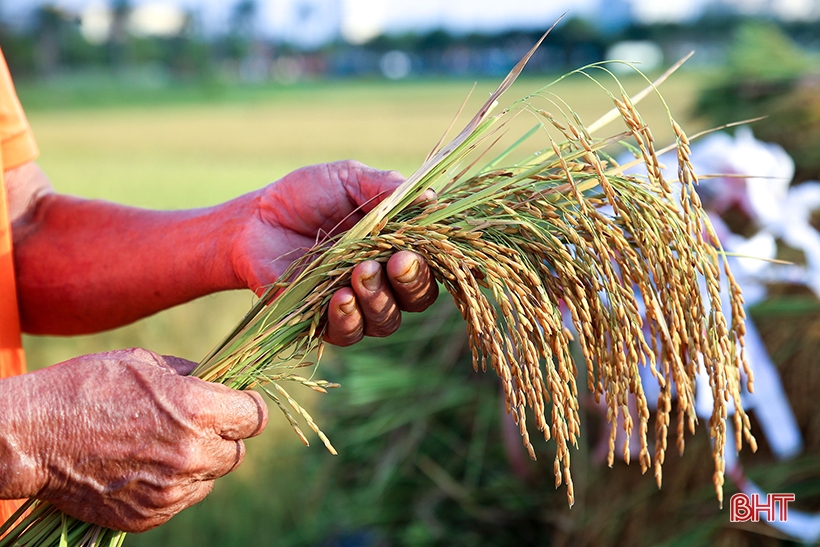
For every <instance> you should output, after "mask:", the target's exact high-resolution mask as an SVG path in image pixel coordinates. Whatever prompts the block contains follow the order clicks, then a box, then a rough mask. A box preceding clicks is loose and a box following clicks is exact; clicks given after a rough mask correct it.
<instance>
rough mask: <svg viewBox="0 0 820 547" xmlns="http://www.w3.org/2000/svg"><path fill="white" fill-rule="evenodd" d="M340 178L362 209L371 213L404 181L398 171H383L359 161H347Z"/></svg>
mask: <svg viewBox="0 0 820 547" xmlns="http://www.w3.org/2000/svg"><path fill="white" fill-rule="evenodd" d="M345 167H347V169H346V173H344V174H343V175H342V176H341V177H340V178H341V180H342V184H343V185H344V187H345V191H346V192H347V195H348V196H349V197H350V198H351V200H352V201H353V202H354V203H355V204H356V206H357V207H358V208H360V209H361V210H362V211H364V212H366V213H369V212H370V211H371V210H372V209H373V208H374V207H376V206H377V205H378V204H379V203H381V202H382V201H384V199H385V198H386V197H387V196H389V195H390V194H392V193H393V191H395V189H396V188H398V187H399V186H400V185H401V183H403V182H404V180H405V179H404V176H402V174H401V173H399V172H398V171H382V170H380V169H374V168H373V167H368V166H366V165H364V164H361V163H358V162H345Z"/></svg>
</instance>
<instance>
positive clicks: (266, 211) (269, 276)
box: [232, 161, 438, 346]
mask: <svg viewBox="0 0 820 547" xmlns="http://www.w3.org/2000/svg"><path fill="white" fill-rule="evenodd" d="M403 181H404V179H403V177H402V176H401V175H400V174H399V173H397V172H395V171H379V170H377V169H373V168H370V167H367V166H365V165H362V164H361V163H358V162H354V161H341V162H336V163H329V164H323V165H313V166H309V167H304V168H302V169H299V170H297V171H294V172H293V173H290V174H289V175H287V176H285V177H284V178H282V179H280V180H278V181H276V182H274V183H273V184H271V185H269V186H267V187H266V188H263V189H261V190H259V191H258V192H256V193H254V194H251V197H252V202H253V206H252V207H253V210H252V212H250V214H247V216H246V218H250V219H251V220H250V221H249V222H248V223H247V224H246V225H245V226H243V227H242V228H241V229H240V231H239V232H240V233H239V236H238V237H237V239H236V242H235V244H234V246H233V255H232V261H233V264H234V270H235V272H236V275H237V277H238V278H239V279H240V280H241V282H242V283H243V284H245V285H246V286H247V287H249V288H251V289H252V290H255V291H258V290H259V289H260V288H263V287H264V286H265V285H268V284H270V283H272V282H274V281H275V280H276V279H277V278H278V277H279V276H280V275H281V274H282V273H283V272H284V271H285V269H286V268H287V267H288V266H289V265H290V264H291V263H292V262H293V261H294V260H296V259H297V258H299V257H300V256H302V255H303V254H304V252H305V251H306V250H308V249H310V248H312V247H313V246H315V245H316V243H317V242H319V241H321V240H322V239H324V238H325V237H327V236H333V235H336V234H338V233H341V232H344V231H346V230H348V229H350V228H352V227H353V226H354V225H355V224H356V223H357V222H358V221H359V220H360V219H361V218H362V217H363V216H364V215H365V214H366V213H367V212H369V211H370V210H371V209H373V208H374V207H375V206H376V205H378V203H380V202H381V201H382V199H384V198H385V197H386V196H388V195H389V194H390V193H391V192H392V191H393V190H395V189H396V188H397V187H398V186H399V184H401V183H402V182H403ZM423 197H424V198H426V199H434V198H435V195H434V194H433V193H432V192H430V193H428V194H426V195H425V196H423ZM437 296H438V285H437V284H436V282H435V280H434V279H433V275H432V273H431V272H430V270H429V268H428V266H427V264H426V263H425V262H424V260H423V259H422V258H421V257H420V256H419V255H417V254H416V253H412V252H409V251H402V252H399V253H396V254H395V255H393V256H392V257H391V258H390V260H389V261H388V262H387V264H386V266H385V267H384V268H383V267H382V266H381V265H380V264H379V263H378V262H376V261H372V260H371V261H367V262H363V263H361V264H359V265H357V266H356V268H354V270H353V275H352V279H351V287H349V288H343V289H340V290H339V291H337V292H336V293H335V294H334V295H333V297H332V298H331V300H330V306H329V310H328V329H327V331H326V334H325V340H326V341H328V342H330V343H331V344H336V345H339V346H347V345H350V344H353V343H355V342H358V341H359V340H361V338H362V337H363V336H365V335H367V336H379V337H380V336H387V335H389V334H392V333H393V332H395V331H396V329H397V328H398V327H399V324H400V323H401V312H402V311H411V312H418V311H423V310H425V309H426V308H427V307H429V306H430V304H432V303H433V302H434V301H435V299H436V297H437Z"/></svg>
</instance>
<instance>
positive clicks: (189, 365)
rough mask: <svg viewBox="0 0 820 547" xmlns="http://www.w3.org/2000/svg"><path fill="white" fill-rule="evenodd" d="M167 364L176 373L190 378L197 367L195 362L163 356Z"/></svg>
mask: <svg viewBox="0 0 820 547" xmlns="http://www.w3.org/2000/svg"><path fill="white" fill-rule="evenodd" d="M161 357H162V359H163V360H164V361H165V364H166V365H168V366H169V367H171V368H172V369H174V370H175V371H176V373H177V374H179V375H180V376H188V375H189V374H191V372H193V370H194V369H195V368H196V367H197V364H196V363H194V362H193V361H189V360H187V359H183V358H181V357H174V356H173V355H162V356H161Z"/></svg>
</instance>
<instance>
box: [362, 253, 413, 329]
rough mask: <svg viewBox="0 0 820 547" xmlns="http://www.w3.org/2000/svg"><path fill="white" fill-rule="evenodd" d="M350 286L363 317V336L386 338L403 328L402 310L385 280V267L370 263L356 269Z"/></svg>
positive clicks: (367, 262) (366, 262)
mask: <svg viewBox="0 0 820 547" xmlns="http://www.w3.org/2000/svg"><path fill="white" fill-rule="evenodd" d="M350 285H351V286H352V287H353V291H354V292H355V293H356V300H357V301H358V302H359V308H361V310H362V315H364V334H365V335H366V336H376V337H383V336H388V335H390V334H393V333H394V332H396V330H397V329H398V328H399V325H401V310H400V309H399V306H398V304H396V299H395V298H394V297H393V291H391V290H390V285H389V283H387V280H386V279H385V275H384V272H383V269H382V265H381V264H379V263H378V262H376V261H375V260H367V261H365V262H362V263H361V264H358V265H357V266H356V267H355V268H353V273H352V274H351V278H350Z"/></svg>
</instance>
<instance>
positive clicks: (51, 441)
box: [0, 349, 268, 532]
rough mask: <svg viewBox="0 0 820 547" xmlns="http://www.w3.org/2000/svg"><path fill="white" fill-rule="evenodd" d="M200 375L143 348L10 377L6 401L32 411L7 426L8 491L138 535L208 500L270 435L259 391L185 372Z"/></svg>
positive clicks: (14, 414) (17, 411)
mask: <svg viewBox="0 0 820 547" xmlns="http://www.w3.org/2000/svg"><path fill="white" fill-rule="evenodd" d="M193 366H194V364H193V363H190V362H188V361H184V360H181V359H177V358H173V357H163V356H160V355H157V354H154V353H151V352H148V351H146V350H142V349H135V350H122V351H115V352H110V353H102V354H96V355H85V356H82V357H77V358H74V359H71V360H70V361H66V362H64V363H61V364H59V365H55V366H53V367H50V368H47V369H43V370H41V371H38V372H34V373H31V374H26V375H24V376H19V377H16V378H11V379H8V380H4V381H3V382H2V384H0V393H2V395H3V399H4V400H9V399H8V397H14V399H13V400H16V401H21V402H24V401H27V402H29V403H28V404H21V405H19V406H14V407H12V408H11V413H10V416H8V417H7V418H6V424H5V427H4V435H3V437H2V440H0V454H2V460H0V461H2V466H0V469H3V471H4V472H3V474H2V476H3V480H2V482H0V494H2V496H3V497H4V498H9V497H11V498H14V497H32V496H36V497H38V498H40V499H45V500H48V501H51V502H52V503H54V504H55V505H56V506H57V507H58V508H60V509H61V510H62V511H64V512H65V513H67V514H69V515H71V516H74V517H78V518H80V519H83V520H86V521H90V522H94V523H97V524H101V525H104V526H109V527H112V528H117V529H121V530H125V531H129V532H140V531H144V530H147V529H150V528H153V527H155V526H158V525H159V524H162V523H163V522H165V521H166V520H168V519H169V518H171V516H173V515H174V514H176V513H177V512H179V511H181V510H182V509H185V508H186V507H189V506H190V505H193V504H194V503H197V502H198V501H200V500H202V499H203V498H204V497H205V496H206V495H207V494H208V493H209V492H210V491H211V488H212V487H213V480H214V479H216V478H218V477H221V476H222V475H225V474H226V473H228V472H230V471H231V470H233V469H235V468H236V467H237V466H238V465H239V464H240V463H242V459H243V458H244V455H245V445H244V443H243V439H245V438H248V437H253V436H255V435H257V434H259V433H260V432H261V431H262V430H263V429H264V427H265V424H266V423H267V420H268V413H267V407H266V406H265V403H264V401H263V400H262V398H261V396H260V395H259V394H258V393H256V392H252V391H235V390H231V389H229V388H227V387H224V386H221V385H217V384H211V383H208V382H204V381H202V380H199V379H196V378H191V377H187V376H181V375H180V374H178V372H177V370H175V369H180V370H182V371H183V372H188V371H189V370H190V369H191V368H192V367H193ZM42 400H47V401H48V403H47V404H36V402H37V401H42ZM15 460H16V461H15ZM9 462H14V464H16V465H8V464H9ZM10 468H11V469H10ZM15 471H17V472H15ZM20 471H24V472H20Z"/></svg>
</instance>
